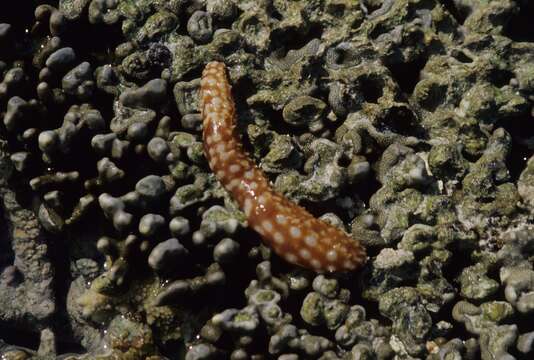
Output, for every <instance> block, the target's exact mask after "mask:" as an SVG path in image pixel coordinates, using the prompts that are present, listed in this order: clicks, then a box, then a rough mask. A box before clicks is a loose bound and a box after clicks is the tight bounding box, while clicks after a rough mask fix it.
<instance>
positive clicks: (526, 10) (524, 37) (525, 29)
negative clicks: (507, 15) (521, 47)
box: [504, 0, 534, 42]
mask: <svg viewBox="0 0 534 360" xmlns="http://www.w3.org/2000/svg"><path fill="white" fill-rule="evenodd" d="M516 3H518V4H519V11H518V12H517V13H516V15H514V16H513V17H512V18H511V19H510V22H509V23H508V26H507V28H506V31H505V33H504V35H505V36H507V37H509V38H510V39H512V40H513V41H526V42H534V31H533V29H532V19H534V2H533V1H531V0H523V1H516Z"/></svg>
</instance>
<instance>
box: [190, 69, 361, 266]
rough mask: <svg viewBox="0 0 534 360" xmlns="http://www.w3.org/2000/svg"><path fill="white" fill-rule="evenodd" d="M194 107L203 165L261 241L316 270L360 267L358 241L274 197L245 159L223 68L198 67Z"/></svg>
mask: <svg viewBox="0 0 534 360" xmlns="http://www.w3.org/2000/svg"><path fill="white" fill-rule="evenodd" d="M200 103H201V111H202V117H203V140H204V152H205V154H206V157H207V159H208V162H209V166H210V168H211V170H212V171H213V172H214V173H215V175H216V176H217V179H218V180H219V181H220V182H221V184H222V185H223V186H224V187H225V188H226V190H228V191H229V192H230V193H231V194H232V196H233V198H234V199H235V200H236V201H237V202H238V203H239V206H240V207H241V209H242V210H243V211H244V213H245V215H246V217H247V220H248V223H249V226H251V227H252V228H253V229H254V230H255V231H257V232H258V233H259V234H260V235H261V236H262V238H263V240H264V242H265V243H267V244H268V245H269V246H270V247H271V248H273V249H274V251H275V252H276V253H277V254H278V255H279V256H281V257H283V258H284V259H286V260H287V261H288V262H290V263H293V264H297V265H300V266H303V267H306V268H309V269H313V270H315V271H318V272H322V271H329V272H332V271H346V270H354V269H357V268H358V267H360V266H362V265H363V264H364V263H365V259H366V253H365V249H364V248H363V246H362V245H361V244H360V243H359V242H358V241H356V240H353V239H352V238H350V237H349V236H348V235H347V234H345V233H344V232H343V231H342V230H340V229H338V228H336V227H334V226H332V225H330V224H327V223H325V222H324V221H321V220H319V219H317V218H315V217H313V216H312V215H311V214H310V213H309V212H307V211H306V210H305V209H303V208H302V207H300V206H298V205H297V204H295V203H293V202H291V201H290V200H288V199H286V198H285V197H283V196H282V195H280V194H278V193H276V192H275V191H274V190H273V189H272V188H271V186H270V184H269V181H268V180H267V178H266V177H265V175H264V174H263V172H262V171H261V170H260V169H259V168H258V167H257V166H256V165H255V164H254V162H253V161H252V160H251V159H249V157H248V156H247V154H246V152H245V151H244V149H243V147H242V144H241V142H240V140H239V137H238V135H237V134H236V130H235V127H236V124H235V106H234V101H233V97H232V93H231V87H230V84H229V83H228V79H227V77H226V70H225V66H224V64H222V63H220V62H211V63H209V64H208V65H207V66H206V68H205V69H204V72H203V74H202V81H201V91H200Z"/></svg>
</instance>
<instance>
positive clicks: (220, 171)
mask: <svg viewBox="0 0 534 360" xmlns="http://www.w3.org/2000/svg"><path fill="white" fill-rule="evenodd" d="M216 175H217V178H219V179H222V178H224V177H225V176H226V171H224V170H219V171H217V174H216Z"/></svg>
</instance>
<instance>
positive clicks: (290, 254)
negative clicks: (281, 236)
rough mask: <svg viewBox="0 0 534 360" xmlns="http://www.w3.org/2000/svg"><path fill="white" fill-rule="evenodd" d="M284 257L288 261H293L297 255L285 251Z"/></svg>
mask: <svg viewBox="0 0 534 360" xmlns="http://www.w3.org/2000/svg"><path fill="white" fill-rule="evenodd" d="M284 257H285V259H286V260H287V261H289V262H290V263H294V262H296V261H297V257H296V256H295V255H294V254H292V253H286V254H284Z"/></svg>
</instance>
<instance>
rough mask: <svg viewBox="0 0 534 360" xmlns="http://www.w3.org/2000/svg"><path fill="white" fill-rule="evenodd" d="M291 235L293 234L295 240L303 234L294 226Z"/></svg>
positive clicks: (290, 231)
mask: <svg viewBox="0 0 534 360" xmlns="http://www.w3.org/2000/svg"><path fill="white" fill-rule="evenodd" d="M289 233H290V234H291V236H293V237H294V238H298V237H300V235H301V234H302V232H301V231H300V229H299V228H298V227H296V226H292V227H291V228H290V229H289Z"/></svg>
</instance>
